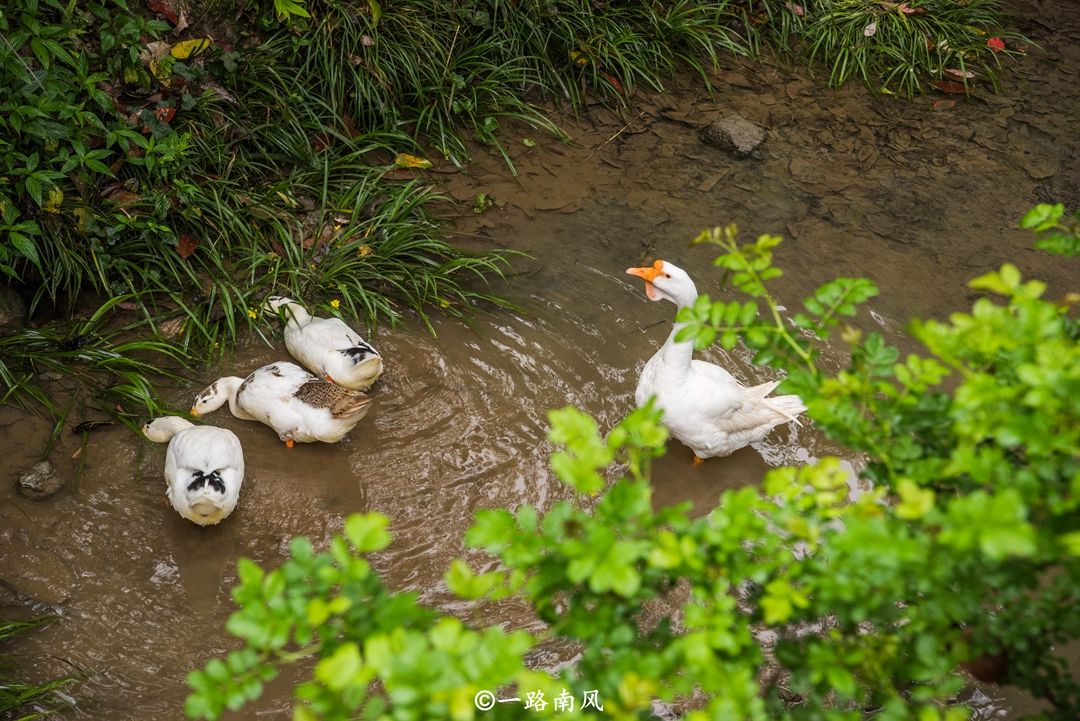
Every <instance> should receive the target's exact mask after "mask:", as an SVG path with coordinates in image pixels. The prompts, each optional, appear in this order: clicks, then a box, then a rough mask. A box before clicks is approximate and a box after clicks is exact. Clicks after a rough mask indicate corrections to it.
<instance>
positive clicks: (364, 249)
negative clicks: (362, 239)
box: [356, 243, 374, 258]
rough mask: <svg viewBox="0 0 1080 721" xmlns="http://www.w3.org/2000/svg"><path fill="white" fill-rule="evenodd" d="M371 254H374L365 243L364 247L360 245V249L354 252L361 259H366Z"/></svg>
mask: <svg viewBox="0 0 1080 721" xmlns="http://www.w3.org/2000/svg"><path fill="white" fill-rule="evenodd" d="M372 252H374V251H373V249H372V247H371V246H370V245H368V244H366V243H365V244H364V245H361V246H360V248H359V249H357V251H356V253H357V255H359V256H360V257H361V258H366V257H367V256H369V255H371V254H372Z"/></svg>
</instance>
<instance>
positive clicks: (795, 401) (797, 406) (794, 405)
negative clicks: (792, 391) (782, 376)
mask: <svg viewBox="0 0 1080 721" xmlns="http://www.w3.org/2000/svg"><path fill="white" fill-rule="evenodd" d="M776 385H777V384H775V383H774V385H773V387H774V388H775V387H776ZM762 400H763V401H764V402H765V404H766V405H768V406H769V408H772V409H773V410H774V411H776V412H777V413H779V414H780V415H782V416H783V417H784V418H787V419H788V420H789V421H791V422H792V423H794V424H795V425H802V424H801V423H799V418H798V415H799V414H800V413H805V412H806V406H805V405H803V402H802V398H799V397H798V396H795V395H790V396H773V397H772V398H763V399H762Z"/></svg>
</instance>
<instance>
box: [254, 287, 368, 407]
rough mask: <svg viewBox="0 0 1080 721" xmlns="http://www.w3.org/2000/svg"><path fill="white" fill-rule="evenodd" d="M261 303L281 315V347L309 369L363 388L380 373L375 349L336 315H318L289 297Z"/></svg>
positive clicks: (359, 388)
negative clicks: (283, 323)
mask: <svg viewBox="0 0 1080 721" xmlns="http://www.w3.org/2000/svg"><path fill="white" fill-rule="evenodd" d="M263 307H264V308H266V309H268V310H270V311H273V312H275V313H280V314H282V315H283V316H284V317H285V319H286V322H285V348H286V349H288V351H289V354H290V355H292V357H293V358H295V359H296V360H298V361H300V363H301V364H302V365H303V366H304V367H305V368H307V369H308V370H309V371H311V372H312V373H314V374H316V375H317V376H319V377H320V378H324V379H326V380H328V381H330V382H332V383H336V384H338V385H339V386H344V387H345V388H352V389H353V390H359V391H365V390H367V389H368V388H370V387H371V386H372V384H374V383H375V381H377V380H378V379H379V376H380V375H382V371H383V359H382V356H381V355H379V352H378V351H376V350H375V348H374V347H372V345H371V344H370V343H368V342H367V341H365V340H364V339H363V338H362V337H360V334H359V333H357V332H356V331H355V330H353V329H352V328H350V327H349V326H348V325H347V324H346V323H345V321H343V320H341V319H340V318H319V317H316V316H313V315H311V314H310V313H309V312H308V311H307V309H306V308H304V306H302V305H300V304H299V303H297V302H296V301H295V300H292V299H290V298H281V297H276V296H275V297H271V298H268V299H267V301H266V303H264V304H263Z"/></svg>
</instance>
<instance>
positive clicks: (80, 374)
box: [0, 296, 193, 428]
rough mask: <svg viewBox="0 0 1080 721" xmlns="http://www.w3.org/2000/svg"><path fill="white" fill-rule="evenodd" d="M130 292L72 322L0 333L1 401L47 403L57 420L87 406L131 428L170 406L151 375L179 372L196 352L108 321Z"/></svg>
mask: <svg viewBox="0 0 1080 721" xmlns="http://www.w3.org/2000/svg"><path fill="white" fill-rule="evenodd" d="M128 300H131V297H130V296H117V297H114V298H113V299H111V300H109V301H107V302H106V303H104V304H103V305H102V306H101V307H99V308H98V309H97V310H96V311H95V312H94V313H93V314H92V315H91V316H90V317H89V318H87V319H85V320H82V321H79V322H75V323H72V324H68V325H67V326H61V325H59V324H54V325H49V326H43V327H42V328H25V329H22V330H19V331H16V332H14V333H11V334H9V335H6V336H3V337H0V382H2V384H3V388H4V392H3V395H2V396H0V402H3V403H8V402H14V403H18V404H20V405H22V406H23V407H25V408H27V409H30V410H34V411H45V412H46V413H48V414H49V415H51V416H52V417H53V418H54V419H56V420H57V421H58V423H62V422H63V420H64V419H66V418H67V417H68V416H69V415H70V413H71V411H72V409H73V407H75V406H76V405H79V406H85V407H89V408H93V409H96V410H97V411H99V412H102V413H106V414H108V415H110V416H113V417H115V418H117V419H118V420H120V421H122V422H124V423H125V424H126V425H128V426H130V427H132V428H137V427H138V425H139V421H138V419H139V417H141V416H142V415H144V414H151V415H155V414H161V413H165V412H167V411H168V409H167V408H166V407H165V406H164V404H162V403H161V401H160V400H159V399H158V396H157V394H156V392H155V390H154V387H153V384H152V383H151V379H160V378H162V377H170V376H171V377H173V378H179V377H180V375H179V374H180V373H181V372H182V371H183V369H184V368H185V367H187V366H189V365H190V364H191V363H192V361H193V359H192V358H191V357H190V356H189V355H188V354H186V353H185V352H184V351H183V349H182V348H180V347H178V346H175V345H173V344H170V343H166V342H162V341H157V340H152V339H143V338H135V337H134V336H133V335H132V334H131V332H130V330H124V329H122V328H117V327H115V324H114V326H112V327H109V325H108V319H109V316H110V313H111V311H112V310H113V309H114V308H115V307H116V306H117V305H119V304H120V303H122V302H124V301H128ZM44 378H49V379H50V380H48V381H45V380H43V379H44ZM61 398H64V399H66V402H62V401H61V400H60V399H61Z"/></svg>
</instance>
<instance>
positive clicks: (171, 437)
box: [142, 416, 244, 526]
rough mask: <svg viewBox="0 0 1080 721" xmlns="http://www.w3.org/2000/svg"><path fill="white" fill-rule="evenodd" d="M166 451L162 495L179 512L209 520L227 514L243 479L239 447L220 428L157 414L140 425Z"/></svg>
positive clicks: (205, 523) (200, 521)
mask: <svg viewBox="0 0 1080 721" xmlns="http://www.w3.org/2000/svg"><path fill="white" fill-rule="evenodd" d="M142 431H143V435H145V436H146V437H147V438H148V439H149V440H151V441H154V442H155V443H168V444H169V448H168V450H167V451H166V452H165V483H166V487H165V495H166V496H168V498H169V503H171V504H172V507H173V508H175V509H176V512H177V513H179V514H180V515H181V516H183V517H184V518H186V519H188V520H189V521H192V522H193V523H197V524H199V525H200V526H210V525H214V524H217V523H220V522H221V521H223V520H225V519H226V518H228V517H229V514H230V513H232V512H233V509H235V508H236V504H237V501H239V499H240V487H241V486H242V485H243V484H244V449H243V448H242V447H241V446H240V439H239V438H237V437H236V435H235V434H234V433H233V432H232V431H230V430H227V429H225V428H215V427H213V426H196V425H195V424H193V423H191V422H190V421H187V420H184V419H183V418H180V417H178V416H164V417H162V418H156V419H154V420H152V421H150V422H149V423H147V424H146V425H144V426H143V428H142Z"/></svg>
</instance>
